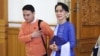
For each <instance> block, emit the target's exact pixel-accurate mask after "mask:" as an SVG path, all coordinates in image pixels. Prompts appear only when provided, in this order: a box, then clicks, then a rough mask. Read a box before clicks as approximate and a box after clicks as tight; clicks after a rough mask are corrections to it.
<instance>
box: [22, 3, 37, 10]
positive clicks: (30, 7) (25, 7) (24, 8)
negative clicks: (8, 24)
mask: <svg viewBox="0 0 100 56" xmlns="http://www.w3.org/2000/svg"><path fill="white" fill-rule="evenodd" d="M22 10H23V11H24V10H30V11H31V12H35V9H34V7H33V6H32V5H30V4H28V5H25V6H24V7H23V8H22Z"/></svg>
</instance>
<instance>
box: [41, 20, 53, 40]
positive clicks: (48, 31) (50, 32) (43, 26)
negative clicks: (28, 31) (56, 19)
mask: <svg viewBox="0 0 100 56" xmlns="http://www.w3.org/2000/svg"><path fill="white" fill-rule="evenodd" d="M40 27H41V29H42V30H43V32H44V35H45V36H48V37H49V38H50V39H51V38H52V36H53V30H52V29H51V28H50V26H49V25H48V24H47V23H46V22H41V24H40Z"/></svg>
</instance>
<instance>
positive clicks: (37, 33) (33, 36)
mask: <svg viewBox="0 0 100 56" xmlns="http://www.w3.org/2000/svg"><path fill="white" fill-rule="evenodd" d="M41 35H42V31H34V32H33V33H32V35H31V36H32V38H35V37H40V36H41Z"/></svg>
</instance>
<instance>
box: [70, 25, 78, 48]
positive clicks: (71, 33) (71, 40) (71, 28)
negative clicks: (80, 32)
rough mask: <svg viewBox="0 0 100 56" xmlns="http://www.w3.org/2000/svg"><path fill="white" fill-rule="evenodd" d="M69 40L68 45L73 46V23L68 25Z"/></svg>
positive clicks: (74, 41)
mask: <svg viewBox="0 0 100 56" xmlns="http://www.w3.org/2000/svg"><path fill="white" fill-rule="evenodd" d="M69 27H70V28H69V41H70V47H71V48H74V47H75V44H76V38H75V28H74V26H73V24H70V26H69Z"/></svg>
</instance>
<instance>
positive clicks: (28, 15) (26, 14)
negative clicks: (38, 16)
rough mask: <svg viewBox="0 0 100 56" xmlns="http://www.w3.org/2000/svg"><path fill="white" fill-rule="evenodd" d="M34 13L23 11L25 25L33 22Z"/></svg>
mask: <svg viewBox="0 0 100 56" xmlns="http://www.w3.org/2000/svg"><path fill="white" fill-rule="evenodd" d="M34 16H35V13H34V12H31V11H30V10H23V17H24V19H25V21H26V22H27V23H31V22H32V21H33V20H34Z"/></svg>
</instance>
